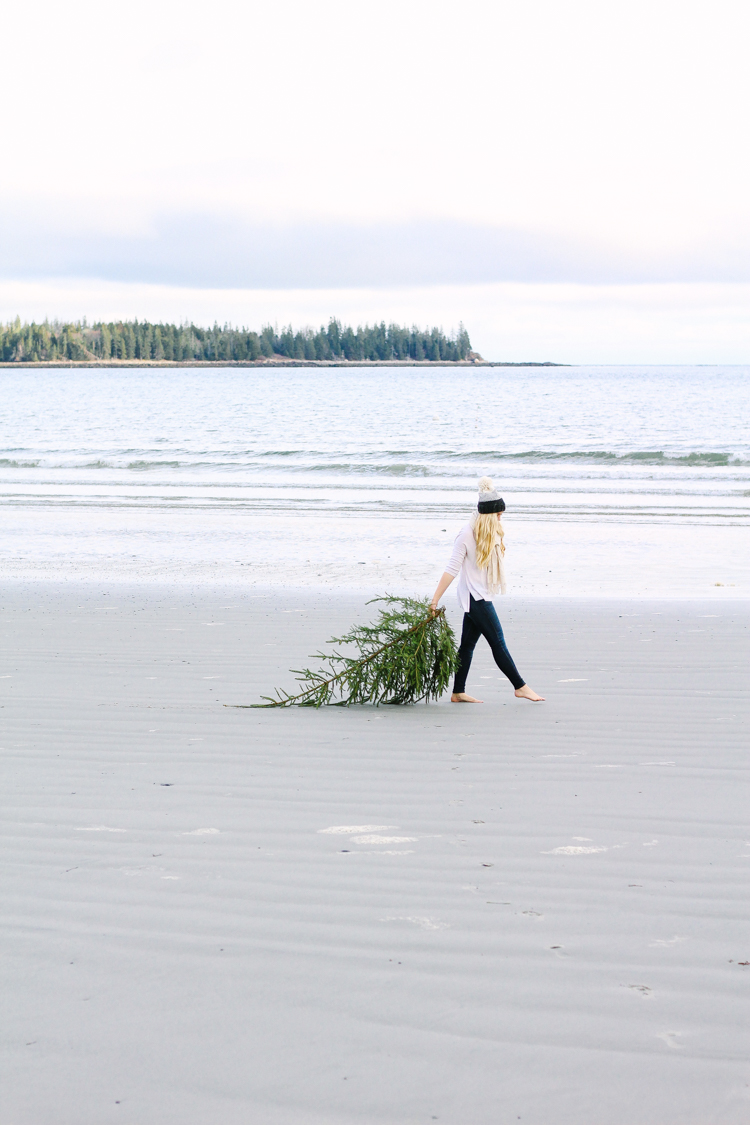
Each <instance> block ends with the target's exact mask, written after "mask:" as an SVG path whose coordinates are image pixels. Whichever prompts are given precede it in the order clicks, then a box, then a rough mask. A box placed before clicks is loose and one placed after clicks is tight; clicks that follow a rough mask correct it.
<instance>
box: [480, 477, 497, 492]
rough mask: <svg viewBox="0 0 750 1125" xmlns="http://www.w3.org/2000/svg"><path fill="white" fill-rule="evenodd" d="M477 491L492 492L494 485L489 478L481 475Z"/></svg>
mask: <svg viewBox="0 0 750 1125" xmlns="http://www.w3.org/2000/svg"><path fill="white" fill-rule="evenodd" d="M479 491H480V492H492V491H494V485H493V483H492V481H491V480H490V478H489V477H482V479H481V480H480V482H479Z"/></svg>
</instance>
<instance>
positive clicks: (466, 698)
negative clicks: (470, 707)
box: [451, 691, 484, 703]
mask: <svg viewBox="0 0 750 1125" xmlns="http://www.w3.org/2000/svg"><path fill="white" fill-rule="evenodd" d="M451 703H484V700H483V699H475V698H474V696H473V695H467V694H466V692H465V691H458V692H456V691H454V693H453V695H452V696H451Z"/></svg>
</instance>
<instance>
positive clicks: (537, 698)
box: [515, 684, 544, 703]
mask: <svg viewBox="0 0 750 1125" xmlns="http://www.w3.org/2000/svg"><path fill="white" fill-rule="evenodd" d="M515 696H516V699H530V700H531V701H532V703H544V696H543V695H537V693H536V692H535V691H533V690H532V689H531V688H530V687H529V685H528V684H524V685H523V687H520V688H516V690H515Z"/></svg>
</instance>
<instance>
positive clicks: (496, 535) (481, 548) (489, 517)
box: [472, 512, 505, 570]
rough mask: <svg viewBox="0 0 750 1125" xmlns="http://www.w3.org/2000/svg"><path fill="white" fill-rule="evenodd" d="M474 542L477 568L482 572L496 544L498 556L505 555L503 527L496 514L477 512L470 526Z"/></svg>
mask: <svg viewBox="0 0 750 1125" xmlns="http://www.w3.org/2000/svg"><path fill="white" fill-rule="evenodd" d="M472 527H473V530H474V542H475V543H476V545H477V566H478V567H479V568H480V570H484V569H485V568H486V567H487V566H488V564H489V561H490V556H491V555H492V552H493V550H494V548H495V546H496V545H497V544H499V546H500V554H501V555H504V554H505V535H504V533H503V525H502V524H501V522H500V520H499V519H498V518H497V513H496V512H485V513H483V514H482V513H480V512H477V514H476V516H475V517H474V521H473V524H472Z"/></svg>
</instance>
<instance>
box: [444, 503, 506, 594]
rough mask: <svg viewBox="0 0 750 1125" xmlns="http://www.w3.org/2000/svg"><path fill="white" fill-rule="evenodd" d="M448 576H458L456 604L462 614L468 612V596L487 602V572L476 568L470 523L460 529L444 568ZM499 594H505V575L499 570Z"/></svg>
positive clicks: (475, 551) (474, 546)
mask: <svg viewBox="0 0 750 1125" xmlns="http://www.w3.org/2000/svg"><path fill="white" fill-rule="evenodd" d="M445 569H446V571H447V572H448V574H452V575H453V577H454V578H455V577H456V575H458V588H457V590H456V593H457V595H458V604H459V605H460V606H461V609H462V610H463V611H464V613H468V612H469V595H470V594H471V595H473V596H474V598H476V599H484V600H485V601H488V600H489V597H490V595H489V593H488V590H487V571H486V570H481V569H480V568H479V567H478V566H477V545H476V542H475V541H474V531H473V529H472V526H471V524H470V523H467V524H466V526H465V527H462V528H461V530H460V531H459V533H458V535H457V536H456V541H455V543H454V544H453V554H452V555H451V557H450V560H449V561H448V565H447V566H446V568H445ZM500 579H501V580H500V592H501V593H502V594H504V593H505V573H504V570H503V567H502V565H501V568H500Z"/></svg>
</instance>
